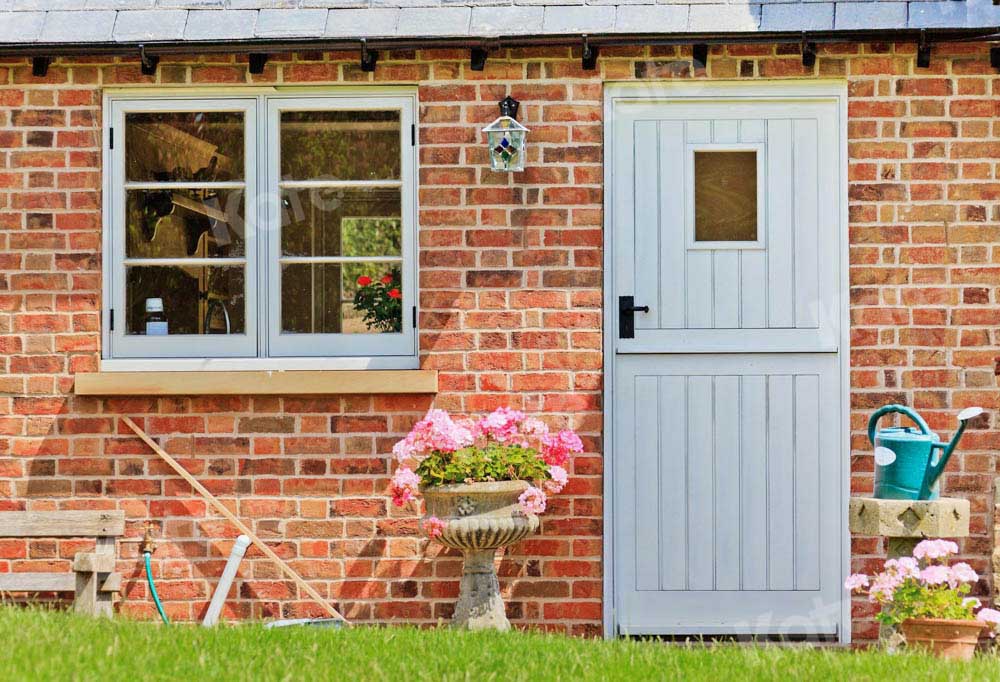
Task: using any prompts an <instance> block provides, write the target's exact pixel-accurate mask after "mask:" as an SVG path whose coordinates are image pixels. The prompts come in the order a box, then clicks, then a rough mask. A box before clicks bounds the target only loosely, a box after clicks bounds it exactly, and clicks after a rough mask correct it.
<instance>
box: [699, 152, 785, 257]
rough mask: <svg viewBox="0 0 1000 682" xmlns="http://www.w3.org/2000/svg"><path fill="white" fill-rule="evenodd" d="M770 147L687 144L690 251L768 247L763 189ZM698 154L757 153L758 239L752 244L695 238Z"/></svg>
mask: <svg viewBox="0 0 1000 682" xmlns="http://www.w3.org/2000/svg"><path fill="white" fill-rule="evenodd" d="M766 151H767V146H766V144H765V143H763V142H723V143H711V142H695V143H691V144H688V145H687V153H686V154H685V162H684V166H685V169H684V175H685V179H686V181H687V187H688V188H689V189H688V191H687V192H686V193H685V197H684V202H685V207H684V214H685V221H686V222H687V229H686V233H687V248H688V251H727V250H729V251H732V250H749V249H766V248H767V235H766V232H767V230H766V229H765V225H766V224H765V222H764V219H765V215H766V209H767V206H766V204H765V202H766V200H767V195H766V194H765V193H764V188H765V187H766V186H767V176H766V175H765V173H766V172H767V164H766V163H765V160H764V155H765V153H766ZM696 152H756V153H757V158H756V160H757V187H756V190H757V239H754V240H750V241H739V242H737V241H722V242H720V241H703V242H700V241H698V240H697V239H696V238H695V229H696V227H697V226H696V225H695V210H694V204H695V191H697V188H696V186H695V182H696V181H697V178H696V177H695V174H694V155H695V153H696Z"/></svg>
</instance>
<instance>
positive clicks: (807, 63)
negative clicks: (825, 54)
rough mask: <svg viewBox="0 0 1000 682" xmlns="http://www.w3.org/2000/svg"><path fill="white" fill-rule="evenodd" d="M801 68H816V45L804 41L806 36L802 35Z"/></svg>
mask: <svg viewBox="0 0 1000 682" xmlns="http://www.w3.org/2000/svg"><path fill="white" fill-rule="evenodd" d="M802 66H804V67H805V68H807V69H811V68H812V67H814V66H816V43H810V42H809V41H808V40H806V34H805V32H804V31H803V33H802Z"/></svg>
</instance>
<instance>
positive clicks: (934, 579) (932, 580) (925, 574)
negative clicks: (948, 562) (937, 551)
mask: <svg viewBox="0 0 1000 682" xmlns="http://www.w3.org/2000/svg"><path fill="white" fill-rule="evenodd" d="M920 580H921V581H922V582H924V583H926V584H928V585H944V584H946V583H949V582H951V569H950V568H948V567H947V566H939V565H937V564H931V565H930V566H928V567H927V568H925V569H924V570H922V571H920Z"/></svg>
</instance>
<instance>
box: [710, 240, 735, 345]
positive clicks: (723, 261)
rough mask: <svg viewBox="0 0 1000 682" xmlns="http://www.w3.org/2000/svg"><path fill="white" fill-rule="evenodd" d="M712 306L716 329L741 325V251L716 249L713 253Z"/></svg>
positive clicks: (713, 322) (733, 327) (713, 323)
mask: <svg viewBox="0 0 1000 682" xmlns="http://www.w3.org/2000/svg"><path fill="white" fill-rule="evenodd" d="M712 258H713V260H714V262H713V263H712V272H713V273H714V277H713V278H712V279H713V281H712V307H713V309H714V310H715V319H714V320H713V321H712V326H713V327H715V328H716V329H739V327H740V252H739V251H714V252H713V253H712Z"/></svg>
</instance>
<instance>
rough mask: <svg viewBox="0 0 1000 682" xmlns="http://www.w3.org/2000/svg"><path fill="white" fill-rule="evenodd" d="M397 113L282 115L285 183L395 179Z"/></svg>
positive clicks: (286, 113) (318, 112)
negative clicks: (319, 180) (287, 181)
mask: <svg viewBox="0 0 1000 682" xmlns="http://www.w3.org/2000/svg"><path fill="white" fill-rule="evenodd" d="M399 126H400V120H399V112H398V111H286V112H283V113H282V114H281V178H282V179H283V180H317V179H331V180H393V179H398V178H399V168H400V148H399V136H400V131H399Z"/></svg>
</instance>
